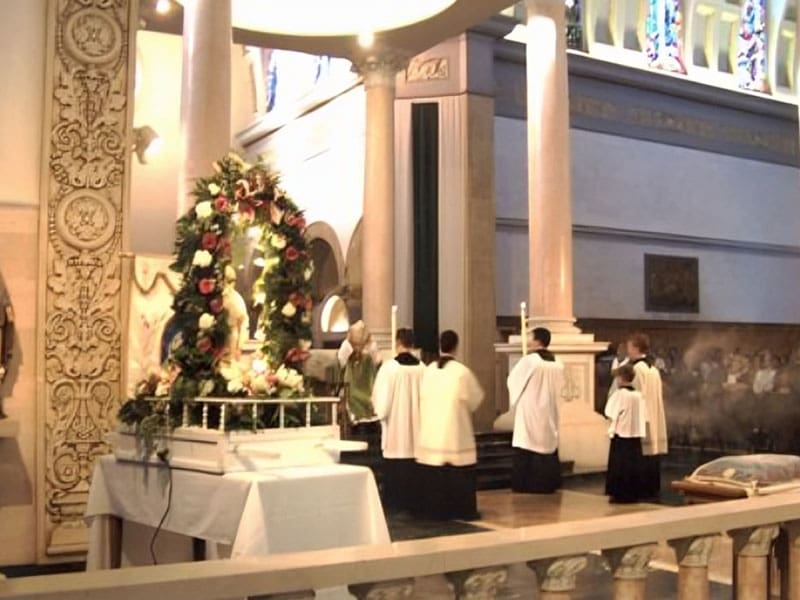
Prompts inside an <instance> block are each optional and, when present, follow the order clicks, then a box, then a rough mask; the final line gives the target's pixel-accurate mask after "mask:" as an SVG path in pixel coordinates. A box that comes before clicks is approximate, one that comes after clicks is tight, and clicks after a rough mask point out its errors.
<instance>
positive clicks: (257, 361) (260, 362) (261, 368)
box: [252, 358, 267, 374]
mask: <svg viewBox="0 0 800 600" xmlns="http://www.w3.org/2000/svg"><path fill="white" fill-rule="evenodd" d="M252 367H253V371H255V372H256V373H259V374H261V373H265V372H266V371H267V361H265V360H264V359H263V358H254V359H253V363H252Z"/></svg>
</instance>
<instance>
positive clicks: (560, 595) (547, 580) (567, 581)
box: [528, 556, 588, 600]
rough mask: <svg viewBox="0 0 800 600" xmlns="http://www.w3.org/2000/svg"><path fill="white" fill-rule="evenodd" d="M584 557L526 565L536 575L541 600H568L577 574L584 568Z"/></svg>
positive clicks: (549, 559)
mask: <svg viewBox="0 0 800 600" xmlns="http://www.w3.org/2000/svg"><path fill="white" fill-rule="evenodd" d="M587 562H588V560H587V558H586V556H564V557H561V558H548V559H544V560H536V561H531V562H529V563H528V567H529V568H531V569H533V570H534V571H535V573H536V579H537V580H538V583H539V590H540V594H539V598H540V599H541V600H570V598H571V597H572V592H574V591H575V585H576V583H575V580H576V577H577V576H578V573H580V572H581V571H583V569H585V568H586V564H587Z"/></svg>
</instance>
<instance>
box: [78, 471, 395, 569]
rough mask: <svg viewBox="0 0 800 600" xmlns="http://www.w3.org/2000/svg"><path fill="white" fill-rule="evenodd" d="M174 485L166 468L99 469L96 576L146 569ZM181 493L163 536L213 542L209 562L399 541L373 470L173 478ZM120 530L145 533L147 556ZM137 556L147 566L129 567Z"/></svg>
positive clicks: (92, 549)
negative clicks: (122, 568) (392, 534)
mask: <svg viewBox="0 0 800 600" xmlns="http://www.w3.org/2000/svg"><path fill="white" fill-rule="evenodd" d="M168 482H169V470H168V468H167V467H166V466H154V465H144V464H139V463H128V462H122V461H117V460H116V459H115V458H114V457H113V456H104V457H102V458H100V459H99V460H98V461H97V462H96V464H95V470H94V476H93V478H92V486H91V490H90V492H89V500H88V503H87V507H86V519H87V522H88V524H89V529H90V537H89V553H88V556H87V560H86V568H87V570H94V569H102V568H110V567H111V566H116V565H119V564H120V556H122V557H123V560H122V563H123V564H125V563H126V560H125V557H126V556H127V557H128V560H127V564H142V560H141V557H142V556H147V550H146V548H145V549H143V548H142V547H141V546H143V545H144V546H148V545H149V541H150V537H151V535H152V532H153V531H154V529H153V528H155V527H157V526H158V523H159V521H160V520H161V518H162V516H163V513H164V510H165V508H166V506H167V500H168V494H167V492H168ZM172 485H173V489H172V506H171V509H170V511H169V514H168V515H167V518H166V520H165V521H164V525H163V527H162V534H161V535H163V536H164V537H165V538H166V539H169V538H173V539H174V538H175V537H176V536H175V535H174V534H179V535H180V536H186V537H185V538H184V540H186V539H190V538H193V539H195V540H204V541H205V542H206V547H207V548H208V549H209V550H210V552H209V555H208V557H209V558H223V557H227V556H230V557H234V558H235V557H237V556H264V555H268V554H276V553H282V552H303V551H309V550H322V549H330V548H337V547H345V546H357V545H366V544H384V543H389V542H390V540H389V531H388V528H387V526H386V520H385V518H384V515H383V509H382V507H381V502H380V498H379V496H378V490H377V486H376V485H375V479H374V477H373V475H372V472H371V471H370V470H369V469H367V468H364V467H356V466H351V465H341V464H328V465H318V466H308V467H287V468H280V469H271V470H266V471H261V472H247V473H230V474H227V475H213V474H209V473H201V472H197V471H187V470H181V469H172ZM119 521H121V522H122V530H123V532H125V533H127V529H128V528H130V529H131V531H136V530H137V529H138V540H137V541H136V542H135V543H136V545H138V546H139V549H138V551H137V550H136V549H135V548H129V549H128V548H126V545H132V544H133V543H134V542H132V541H130V540H127V541H126V539H125V538H126V535H122V539H120V534H121V532H119V528H118V527H114V524H115V523H119ZM143 526H144V527H143ZM143 530H144V532H143ZM161 535H160V537H161ZM134 537H136V536H134ZM162 541H163V540H162ZM190 544H191V542H190ZM137 554H138V555H139V557H140V558H139V560H138V561H137V560H130V557H131V556H136V555H137ZM157 558H158V559H159V562H172V561H174V560H182V559H183V560H190V559H191V556H190V557H188V558H186V557H185V556H183V557H180V556H178V555H176V553H175V552H169V551H168V550H167V549H164V548H163V547H162V546H159V550H158V552H157ZM148 560H149V559H148ZM145 564H149V563H145Z"/></svg>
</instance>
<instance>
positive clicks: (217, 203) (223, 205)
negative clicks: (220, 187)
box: [214, 196, 230, 212]
mask: <svg viewBox="0 0 800 600" xmlns="http://www.w3.org/2000/svg"><path fill="white" fill-rule="evenodd" d="M229 205H230V203H229V202H228V199H227V198H226V197H225V196H220V197H219V198H217V199H216V200H214V208H216V209H217V210H218V211H220V212H224V211H226V210H228V206H229Z"/></svg>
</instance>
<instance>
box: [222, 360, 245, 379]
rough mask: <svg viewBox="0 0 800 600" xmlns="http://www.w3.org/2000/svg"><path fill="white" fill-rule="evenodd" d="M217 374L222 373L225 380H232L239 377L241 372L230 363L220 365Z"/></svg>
mask: <svg viewBox="0 0 800 600" xmlns="http://www.w3.org/2000/svg"><path fill="white" fill-rule="evenodd" d="M219 374H220V375H222V376H223V377H224V378H225V379H226V380H227V381H233V380H234V379H241V374H240V373H239V369H237V368H236V367H234V366H232V365H230V364H228V365H226V366H224V367H221V368H220V370H219Z"/></svg>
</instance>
